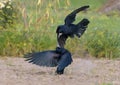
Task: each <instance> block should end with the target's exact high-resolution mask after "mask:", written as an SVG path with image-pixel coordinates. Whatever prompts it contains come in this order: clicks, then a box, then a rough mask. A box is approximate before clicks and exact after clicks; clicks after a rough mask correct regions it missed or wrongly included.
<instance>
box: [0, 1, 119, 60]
mask: <svg viewBox="0 0 120 85" xmlns="http://www.w3.org/2000/svg"><path fill="white" fill-rule="evenodd" d="M111 1H113V0H99V1H98V0H14V1H8V2H6V3H5V6H4V7H1V9H0V55H1V56H18V57H20V56H23V55H24V54H26V53H28V52H33V51H35V52H36V51H43V50H53V49H55V48H56V43H57V39H56V28H57V26H58V25H60V24H64V18H65V17H66V15H68V14H69V13H70V12H71V11H73V10H74V9H76V8H78V7H81V6H84V5H90V8H89V9H88V10H87V11H86V12H80V13H79V14H77V17H76V21H75V22H74V23H77V22H79V21H80V20H82V19H83V18H87V19H89V20H90V24H89V26H88V28H87V30H86V32H85V33H84V34H83V36H82V37H81V38H80V39H78V38H74V39H70V38H69V39H68V40H67V42H66V43H67V44H66V46H65V47H66V48H67V49H68V50H70V52H71V53H72V54H73V56H75V57H90V56H92V57H98V58H109V59H111V58H112V59H113V58H120V35H119V32H120V30H119V27H120V24H119V22H120V13H119V10H116V9H115V8H111V9H112V11H107V12H105V10H106V9H107V8H108V9H107V10H109V9H110V7H112V6H113V5H114V3H113V2H111ZM2 3H3V2H2V1H1V4H2ZM1 4H0V6H2V5H1Z"/></svg>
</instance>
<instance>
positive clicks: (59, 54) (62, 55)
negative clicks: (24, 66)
mask: <svg viewBox="0 0 120 85" xmlns="http://www.w3.org/2000/svg"><path fill="white" fill-rule="evenodd" d="M25 58H27V59H26V60H27V61H29V63H33V64H36V65H39V66H47V67H56V66H57V70H56V73H57V74H63V73H64V69H65V67H67V66H68V65H70V64H71V63H72V57H71V53H70V52H69V51H68V50H66V49H64V48H59V47H57V48H56V50H48V51H43V52H36V53H29V54H27V55H25Z"/></svg>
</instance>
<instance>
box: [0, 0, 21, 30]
mask: <svg viewBox="0 0 120 85" xmlns="http://www.w3.org/2000/svg"><path fill="white" fill-rule="evenodd" d="M18 13H19V12H18V9H17V7H16V6H15V5H13V3H12V2H11V0H4V1H0V30H1V29H7V28H15V25H16V22H17V20H18V19H19V18H18V16H19V15H18Z"/></svg>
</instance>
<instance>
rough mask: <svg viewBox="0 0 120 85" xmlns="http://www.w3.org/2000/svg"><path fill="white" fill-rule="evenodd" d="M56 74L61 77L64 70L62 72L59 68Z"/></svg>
mask: <svg viewBox="0 0 120 85" xmlns="http://www.w3.org/2000/svg"><path fill="white" fill-rule="evenodd" d="M55 73H56V74H59V75H61V74H63V73H64V69H62V70H60V69H59V67H58V68H57V70H56V72H55Z"/></svg>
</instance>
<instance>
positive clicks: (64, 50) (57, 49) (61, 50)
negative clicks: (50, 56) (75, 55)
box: [56, 47, 67, 54]
mask: <svg viewBox="0 0 120 85" xmlns="http://www.w3.org/2000/svg"><path fill="white" fill-rule="evenodd" d="M66 51H67V50H66V49H65V48H60V47H57V48H56V52H57V53H60V54H64V53H65V52H66Z"/></svg>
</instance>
